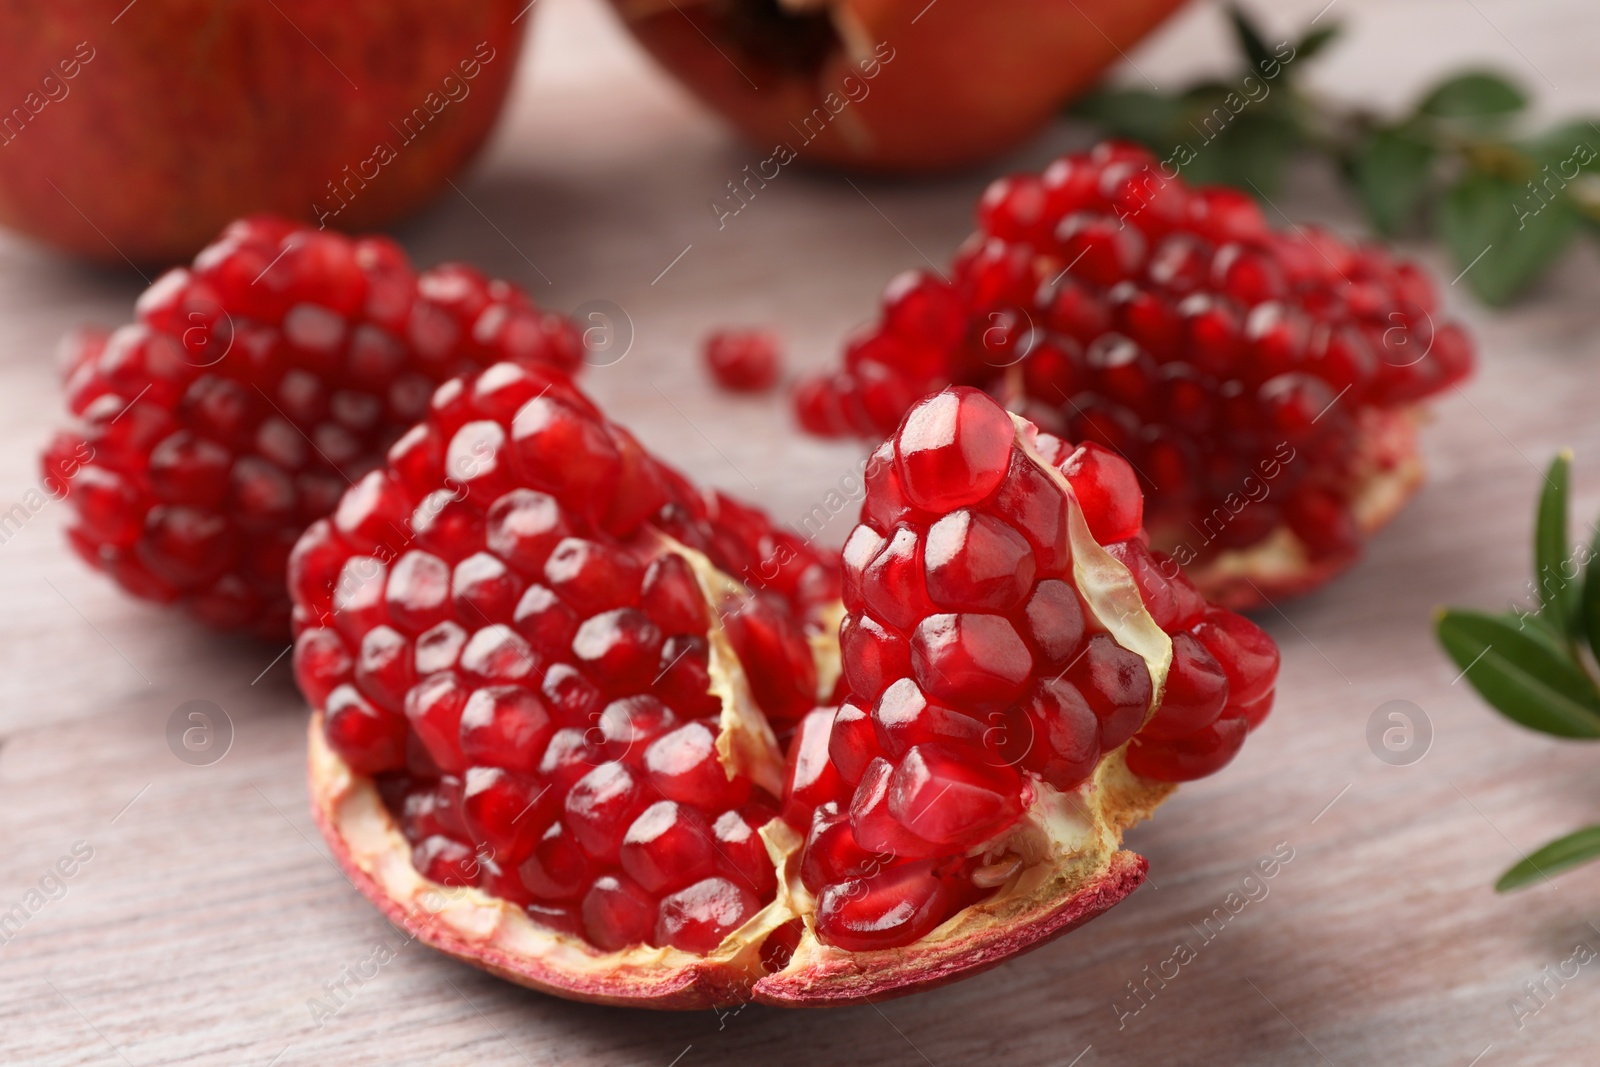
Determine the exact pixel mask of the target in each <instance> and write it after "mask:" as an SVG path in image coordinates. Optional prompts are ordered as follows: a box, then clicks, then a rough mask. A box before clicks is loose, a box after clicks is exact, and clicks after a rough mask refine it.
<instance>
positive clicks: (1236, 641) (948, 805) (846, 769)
mask: <svg viewBox="0 0 1600 1067" xmlns="http://www.w3.org/2000/svg"><path fill="white" fill-rule="evenodd" d="M1023 425H1024V426H1025V427H1026V430H1025V432H1024V433H1023V434H1022V435H1020V436H1019V434H1018V432H1017V429H1016V424H1014V423H1013V420H1012V417H1011V416H1010V415H1009V414H1007V413H1006V411H1005V410H1004V409H1003V408H1002V407H1001V406H1000V405H999V404H998V403H996V402H995V401H994V400H992V399H991V398H989V397H988V396H987V395H985V394H984V393H982V392H980V391H978V390H976V389H972V388H967V387H956V388H952V389H948V390H946V391H944V392H941V393H938V394H936V395H934V396H932V397H929V398H927V399H925V400H923V401H921V402H920V403H918V404H917V405H916V406H914V407H913V408H912V409H911V410H910V412H909V413H908V414H907V415H906V417H905V419H904V421H903V422H902V423H901V425H900V427H899V429H898V430H897V431H896V432H895V434H894V435H893V437H892V438H891V439H890V440H889V441H887V442H886V443H885V444H884V445H883V446H882V447H881V448H880V449H879V450H878V451H877V452H876V453H875V454H874V456H873V460H872V462H871V464H870V465H869V468H868V474H867V491H866V497H865V500H864V501H863V505H862V518H861V523H860V525H858V526H857V527H856V528H855V530H854V531H853V532H852V533H851V535H850V537H849V539H848V541H847V542H846V544H845V547H844V551H843V599H844V604H845V608H846V610H847V612H848V614H847V616H846V618H845V621H844V623H843V626H842V628H841V631H840V649H841V653H842V656H843V664H844V680H843V701H842V703H840V705H839V707H838V708H837V710H836V711H833V710H818V711H815V712H813V713H811V714H810V715H809V716H807V717H806V719H805V720H804V721H803V722H802V724H801V726H800V729H799V731H798V733H797V736H796V738H795V739H794V741H793V742H792V743H791V746H790V751H789V765H788V779H787V782H786V788H785V796H784V804H785V807H784V815H785V817H786V818H787V819H788V820H789V821H790V822H792V823H794V824H795V825H797V826H799V827H802V828H805V829H806V831H807V836H806V845H805V853H804V860H803V866H802V872H801V873H802V878H803V880H804V882H805V884H806V886H807V887H808V888H809V889H810V890H811V891H812V892H813V893H815V894H816V895H817V899H818V906H817V916H816V929H817V933H818V935H819V936H820V937H821V938H822V939H823V940H824V941H826V942H828V943H830V944H833V945H835V946H838V947H840V948H844V949H847V950H852V951H855V950H866V949H874V948H887V947H893V946H898V945H904V944H908V943H910V942H912V941H915V940H917V939H918V938H921V937H922V936H924V935H925V934H927V933H928V932H929V931H930V930H932V929H933V928H934V927H935V926H937V925H939V924H940V923H941V922H943V921H944V920H945V919H947V918H949V917H950V916H951V915H953V914H954V913H955V912H956V911H958V910H959V909H960V908H962V907H963V906H965V905H967V904H969V903H971V902H972V901H974V900H975V899H977V898H978V897H980V896H982V895H983V894H984V893H985V892H987V891H988V890H990V889H993V888H994V887H996V886H998V885H1000V884H1002V883H1003V882H1004V881H1005V880H1006V878H1007V877H1009V875H1010V873H1011V872H1012V871H1013V870H1014V869H1015V858H1014V857H1009V856H1006V855H1001V856H999V857H998V858H995V857H991V856H988V855H987V854H986V853H985V851H984V848H983V846H984V845H985V843H986V842H991V841H993V840H994V839H996V838H997V837H998V836H999V835H1002V834H1003V833H1004V832H1005V831H1006V830H1007V829H1008V828H1009V827H1011V826H1012V825H1013V824H1014V823H1016V822H1017V820H1018V819H1019V817H1020V816H1021V815H1022V813H1023V811H1024V809H1025V807H1027V805H1028V802H1029V798H1030V796H1031V792H1032V790H1033V789H1034V788H1035V784H1034V783H1037V782H1044V783H1047V784H1048V785H1050V786H1052V787H1054V788H1055V789H1058V790H1070V789H1073V788H1075V787H1077V786H1079V785H1080V784H1082V783H1083V782H1084V781H1085V780H1086V779H1088V778H1089V776H1090V775H1091V774H1092V773H1093V772H1094V770H1095V768H1096V766H1097V765H1098V764H1099V763H1100V761H1101V759H1102V757H1103V756H1105V755H1106V754H1107V753H1109V752H1111V751H1112V750H1114V749H1117V748H1120V747H1122V746H1123V745H1125V744H1126V745H1128V746H1129V747H1128V749H1127V762H1128V766H1129V768H1130V769H1131V770H1133V771H1134V772H1135V773H1137V774H1141V775H1144V776H1146V777H1150V778H1155V779H1160V780H1169V781H1177V780H1185V779H1191V778H1197V777H1200V776H1202V775H1206V774H1210V773H1211V772H1213V771H1215V770H1217V769H1219V768H1220V767H1221V766H1222V765H1223V764H1225V763H1227V762H1228V760H1230V759H1231V758H1232V757H1233V756H1234V754H1235V753H1236V752H1237V751H1238V750H1239V747H1240V745H1242V744H1243V742H1244V738H1245V735H1246V734H1247V733H1248V732H1249V730H1250V729H1252V728H1253V727H1254V726H1256V725H1258V724H1259V723H1260V722H1261V720H1262V719H1263V718H1264V717H1265V716H1266V714H1267V712H1268V710H1269V708H1270V707H1271V703H1272V691H1273V685H1274V681H1275V678H1276V674H1277V667H1278V656H1277V650H1276V647H1275V646H1274V644H1273V642H1272V641H1271V639H1270V638H1268V637H1267V636H1266V635H1265V634H1264V633H1262V632H1261V631H1260V630H1259V629H1258V628H1257V627H1256V626H1255V625H1254V624H1252V623H1250V622H1249V621H1247V620H1246V619H1244V618H1243V617H1241V616H1239V615H1236V614H1234V613H1232V612H1229V611H1226V610H1223V609H1220V608H1215V607H1210V606H1208V605H1207V604H1206V602H1205V600H1204V599H1203V598H1202V597H1201V596H1200V594H1199V593H1198V592H1197V591H1196V590H1195V588H1194V587H1193V585H1192V584H1190V583H1189V581H1188V580H1187V579H1186V578H1184V577H1182V576H1181V575H1179V574H1177V571H1176V568H1175V567H1172V566H1171V563H1170V561H1169V560H1167V559H1166V558H1165V557H1163V556H1161V555H1160V554H1158V553H1154V552H1151V551H1150V550H1149V548H1148V547H1147V542H1146V537H1145V534H1144V530H1143V502H1142V498H1141V494H1140V490H1139V484H1138V479H1137V477H1136V476H1135V474H1134V472H1133V470H1132V468H1131V467H1130V466H1129V465H1128V463H1127V462H1126V461H1124V460H1123V459H1121V458H1119V457H1118V456H1116V455H1115V454H1113V453H1112V452H1110V451H1108V450H1107V449H1105V448H1103V447H1101V446H1100V445H1097V444H1094V443H1092V442H1090V443H1085V444H1083V445H1080V446H1078V447H1077V448H1075V449H1074V448H1072V447H1070V446H1069V445H1067V444H1066V443H1064V442H1063V441H1062V440H1061V439H1059V438H1057V437H1055V436H1053V435H1051V434H1048V433H1035V432H1034V431H1033V428H1032V427H1029V426H1027V424H1026V423H1024V424H1023ZM1048 468H1054V470H1055V472H1057V474H1058V475H1059V477H1058V476H1057V474H1052V473H1051V472H1050V471H1049V469H1048ZM1063 479H1064V480H1065V482H1066V483H1067V485H1068V486H1070V490H1068V489H1067V488H1065V487H1064V486H1063V484H1062V480H1063ZM1069 493H1070V496H1071V497H1072V498H1075V501H1076V505H1075V506H1076V507H1077V508H1079V509H1081V514H1082V517H1083V520H1084V522H1085V523H1086V526H1087V530H1088V534H1089V536H1091V537H1092V539H1093V541H1094V542H1096V543H1098V544H1099V545H1101V546H1103V548H1104V550H1105V552H1107V553H1109V554H1110V555H1111V556H1112V557H1115V559H1117V560H1118V561H1120V562H1121V563H1122V564H1123V565H1124V566H1125V567H1126V568H1127V571H1128V572H1129V573H1130V574H1131V576H1132V578H1133V581H1134V583H1135V584H1136V585H1137V587H1138V590H1139V593H1140V598H1141V600H1142V601H1143V604H1144V607H1145V610H1146V611H1147V612H1148V613H1149V615H1150V616H1151V618H1152V619H1153V620H1154V622H1155V624H1156V625H1157V626H1159V627H1160V628H1161V629H1162V630H1163V631H1165V632H1166V633H1167V634H1169V635H1170V636H1171V641H1172V649H1173V656H1172V663H1171V668H1170V671H1169V673H1168V675H1167V678H1166V684H1165V689H1164V693H1163V699H1162V701H1161V703H1160V707H1159V710H1158V711H1157V712H1156V713H1155V714H1154V715H1153V716H1151V717H1150V718H1149V721H1148V722H1147V721H1146V716H1147V714H1148V712H1149V709H1150V706H1151V702H1152V698H1153V696H1154V693H1153V690H1152V684H1153V683H1152V674H1151V668H1150V667H1149V666H1148V665H1147V664H1146V662H1145V660H1144V659H1143V658H1142V657H1141V656H1140V655H1139V654H1137V653H1135V652H1133V651H1130V650H1129V649H1127V648H1125V647H1123V645H1122V644H1119V642H1118V640H1117V638H1116V637H1115V636H1113V634H1112V633H1111V632H1108V628H1107V626H1106V625H1104V624H1103V623H1102V621H1101V620H1100V619H1099V617H1098V616H1097V615H1096V614H1095V613H1094V612H1093V611H1092V610H1090V609H1089V608H1088V607H1087V606H1086V601H1085V599H1084V595H1083V593H1082V591H1081V589H1080V587H1079V584H1078V582H1077V580H1076V579H1075V577H1074V575H1075V571H1074V565H1073V555H1074V552H1073V548H1072V542H1071V536H1070V534H1069V523H1070V521H1071V517H1070V507H1069ZM1130 742H1131V743H1130ZM1007 864H1010V865H1011V866H1007Z"/></svg>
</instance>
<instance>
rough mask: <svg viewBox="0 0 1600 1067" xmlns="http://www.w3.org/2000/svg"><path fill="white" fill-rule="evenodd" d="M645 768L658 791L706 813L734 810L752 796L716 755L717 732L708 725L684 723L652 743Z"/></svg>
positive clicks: (645, 758)
mask: <svg viewBox="0 0 1600 1067" xmlns="http://www.w3.org/2000/svg"><path fill="white" fill-rule="evenodd" d="M644 769H645V774H646V775H647V776H648V778H649V782H650V786H651V788H653V789H654V790H655V791H656V792H658V793H660V794H661V795H662V796H664V797H666V798H667V799H668V800H677V801H680V802H682V803H684V804H694V805H696V806H699V807H701V808H702V809H704V810H713V809H717V808H729V807H735V806H737V805H738V804H741V803H743V802H744V800H745V798H746V797H748V796H749V795H750V783H749V781H748V780H747V779H745V778H744V777H742V776H736V777H734V778H731V779H730V778H729V777H728V773H727V770H726V769H725V768H724V766H723V764H722V761H721V759H720V758H719V757H718V755H717V735H716V730H715V729H714V726H713V724H711V723H707V722H701V721H696V722H689V723H684V724H683V725H682V726H679V727H677V728H676V729H674V730H671V731H669V732H667V733H665V734H662V735H661V736H660V737H657V738H656V739H655V740H654V741H652V742H650V745H649V747H648V748H646V749H645V752H644Z"/></svg>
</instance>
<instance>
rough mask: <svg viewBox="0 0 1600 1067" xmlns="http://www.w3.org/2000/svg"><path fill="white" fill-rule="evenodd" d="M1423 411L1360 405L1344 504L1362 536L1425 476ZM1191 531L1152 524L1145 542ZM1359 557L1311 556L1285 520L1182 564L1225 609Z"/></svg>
mask: <svg viewBox="0 0 1600 1067" xmlns="http://www.w3.org/2000/svg"><path fill="white" fill-rule="evenodd" d="M1424 419H1425V413H1424V411H1423V409H1421V408H1415V407H1413V408H1402V409H1398V410H1382V409H1372V408H1368V409H1363V410H1362V411H1361V413H1360V433H1359V435H1358V438H1357V445H1358V452H1357V454H1356V456H1355V457H1354V460H1353V461H1352V462H1353V466H1354V469H1355V470H1356V472H1357V474H1356V478H1357V489H1356V491H1355V493H1354V495H1353V497H1352V498H1351V501H1350V511H1351V515H1352V516H1353V517H1354V518H1355V521H1356V525H1357V526H1358V527H1359V528H1360V530H1361V533H1362V538H1363V540H1366V539H1368V538H1370V537H1371V536H1372V535H1373V534H1375V533H1377V532H1378V531H1379V530H1381V529H1382V528H1383V527H1385V526H1387V525H1388V524H1389V523H1390V522H1391V521H1393V519H1394V518H1395V516H1396V515H1398V514H1399V513H1400V512H1401V510H1403V509H1404V508H1405V506H1406V504H1407V503H1408V502H1409V501H1410V500H1411V498H1412V497H1413V496H1415V495H1416V493H1417V491H1418V490H1419V489H1421V488H1422V484H1423V482H1424V481H1426V480H1427V471H1426V468H1425V466H1424V464H1423V462H1422V452H1421V449H1420V447H1419V445H1418V428H1419V426H1420V425H1421V424H1422V422H1423V421H1424ZM1191 532H1192V531H1188V530H1177V531H1152V542H1153V544H1154V546H1155V547H1156V548H1158V549H1161V550H1162V551H1164V552H1167V553H1169V554H1173V553H1174V550H1175V548H1176V547H1177V546H1180V545H1182V544H1183V543H1184V542H1185V539H1186V537H1187V535H1188V534H1189V533H1191ZM1358 559H1360V553H1351V554H1349V555H1345V556H1336V557H1332V558H1329V559H1325V560H1321V561H1313V560H1312V559H1311V556H1310V553H1309V552H1308V551H1307V550H1306V547H1305V545H1304V544H1302V543H1301V541H1300V539H1299V538H1297V537H1295V535H1294V534H1293V532H1291V531H1290V529H1289V528H1288V526H1286V525H1285V526H1279V527H1278V528H1277V529H1276V530H1274V531H1273V532H1272V533H1271V534H1269V535H1268V536H1267V537H1266V539H1264V540H1262V541H1260V542H1258V543H1257V544H1254V545H1251V546H1250V547H1249V548H1247V549H1243V550H1228V551H1224V552H1221V553H1218V554H1217V555H1215V556H1213V557H1211V558H1210V559H1207V560H1205V561H1204V562H1199V563H1196V564H1194V565H1193V566H1189V567H1185V568H1184V573H1185V574H1187V575H1188V576H1189V580H1190V581H1192V582H1194V584H1195V586H1196V587H1197V588H1198V589H1199V590H1200V592H1201V593H1202V594H1203V595H1204V596H1205V598H1206V599H1207V600H1208V601H1210V602H1211V603H1213V604H1215V605H1217V606H1218V607H1223V608H1227V609H1228V610H1230V611H1250V610H1253V609H1255V608H1260V607H1265V606H1267V605H1269V604H1271V603H1272V602H1273V601H1275V600H1278V599H1280V598H1283V597H1293V596H1298V595H1300V594H1301V593H1305V592H1309V591H1310V590H1313V589H1317V588H1319V587H1321V586H1322V585H1324V584H1325V583H1327V582H1328V581H1330V580H1331V579H1332V578H1334V577H1335V576H1336V575H1338V574H1340V573H1342V572H1344V571H1345V570H1347V569H1349V568H1350V566H1352V565H1353V564H1354V563H1355V562H1356V561H1357V560H1358Z"/></svg>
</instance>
